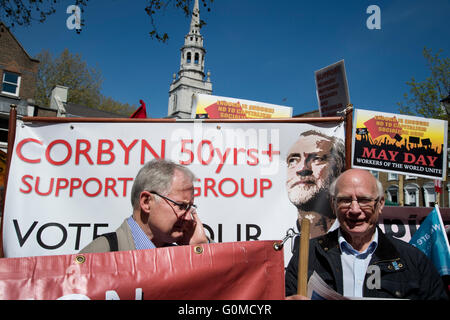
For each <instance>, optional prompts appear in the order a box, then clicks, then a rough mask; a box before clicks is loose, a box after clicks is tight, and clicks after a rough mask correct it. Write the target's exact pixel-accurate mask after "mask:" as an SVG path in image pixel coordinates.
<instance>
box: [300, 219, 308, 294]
mask: <svg viewBox="0 0 450 320" xmlns="http://www.w3.org/2000/svg"><path fill="white" fill-rule="evenodd" d="M309 227H310V221H309V219H307V218H303V219H302V221H301V225H300V229H301V231H300V240H299V241H300V247H299V250H300V253H299V255H298V275H297V294H299V295H302V296H305V297H306V296H307V294H308V258H309V229H310V228H309Z"/></svg>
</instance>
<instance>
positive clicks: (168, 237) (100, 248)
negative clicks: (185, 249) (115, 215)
mask: <svg viewBox="0 0 450 320" xmlns="http://www.w3.org/2000/svg"><path fill="white" fill-rule="evenodd" d="M194 179H195V177H194V174H193V173H192V172H191V171H190V170H189V169H188V168H186V167H183V166H181V165H178V164H176V163H174V162H172V161H169V160H156V159H155V160H152V161H150V162H147V163H146V164H145V165H144V166H143V167H142V168H141V169H140V170H139V172H138V174H137V176H136V178H135V180H134V183H133V187H132V189H131V204H132V206H133V214H132V215H131V216H130V217H128V218H127V219H125V221H124V222H123V223H122V225H121V226H120V227H119V228H118V229H117V230H116V231H115V232H112V233H109V234H105V235H103V236H100V237H98V238H96V239H94V241H92V242H91V243H90V244H88V245H87V246H86V247H85V248H84V249H82V250H81V252H83V253H92V252H107V251H124V250H135V249H152V248H159V247H164V246H170V245H191V244H201V243H208V242H209V239H208V238H207V237H206V235H205V231H204V229H203V224H202V223H201V221H200V219H199V217H198V215H197V212H196V206H195V204H194V185H193V181H194Z"/></svg>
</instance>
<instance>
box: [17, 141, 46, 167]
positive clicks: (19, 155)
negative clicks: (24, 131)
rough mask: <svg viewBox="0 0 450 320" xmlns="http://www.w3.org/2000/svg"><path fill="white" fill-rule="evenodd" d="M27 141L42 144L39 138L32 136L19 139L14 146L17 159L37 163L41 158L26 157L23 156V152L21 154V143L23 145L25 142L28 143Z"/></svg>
mask: <svg viewBox="0 0 450 320" xmlns="http://www.w3.org/2000/svg"><path fill="white" fill-rule="evenodd" d="M28 142H34V143H38V144H40V145H42V144H43V143H42V142H41V141H39V140H37V139H33V138H27V139H23V140H22V141H20V142H19V143H18V144H17V147H16V153H17V156H18V157H19V159H20V160H22V161H23V162H28V163H39V162H41V159H28V158H25V157H24V156H23V154H22V147H23V145H24V144H25V143H28Z"/></svg>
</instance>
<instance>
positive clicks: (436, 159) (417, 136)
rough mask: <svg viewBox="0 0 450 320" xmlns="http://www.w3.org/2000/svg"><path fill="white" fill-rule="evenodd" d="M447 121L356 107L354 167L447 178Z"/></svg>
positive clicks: (353, 142) (353, 148) (353, 140)
mask: <svg viewBox="0 0 450 320" xmlns="http://www.w3.org/2000/svg"><path fill="white" fill-rule="evenodd" d="M447 126H448V123H447V121H443V120H437V119H426V118H421V117H413V116H408V115H401V114H392V113H384V112H376V111H368V110H356V111H355V118H354V124H353V139H352V144H353V147H352V167H354V168H364V169H375V170H380V171H387V172H394V173H400V174H408V175H415V176H419V177H425V178H430V179H441V180H442V179H444V178H445V176H446V163H447Z"/></svg>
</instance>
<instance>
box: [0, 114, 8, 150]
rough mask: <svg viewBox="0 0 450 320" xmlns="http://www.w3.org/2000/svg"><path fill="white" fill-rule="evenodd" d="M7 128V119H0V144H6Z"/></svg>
mask: <svg viewBox="0 0 450 320" xmlns="http://www.w3.org/2000/svg"><path fill="white" fill-rule="evenodd" d="M8 126H9V121H8V119H6V118H0V143H4V144H6V143H8Z"/></svg>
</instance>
